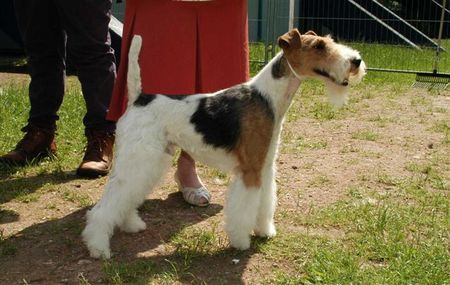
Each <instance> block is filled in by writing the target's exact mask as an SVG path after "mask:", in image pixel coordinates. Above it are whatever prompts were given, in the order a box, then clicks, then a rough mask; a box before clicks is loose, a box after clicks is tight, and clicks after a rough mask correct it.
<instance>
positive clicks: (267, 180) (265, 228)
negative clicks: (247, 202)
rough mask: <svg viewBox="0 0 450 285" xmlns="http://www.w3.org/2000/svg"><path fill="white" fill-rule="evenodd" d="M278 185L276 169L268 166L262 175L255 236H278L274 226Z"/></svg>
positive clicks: (271, 165)
mask: <svg viewBox="0 0 450 285" xmlns="http://www.w3.org/2000/svg"><path fill="white" fill-rule="evenodd" d="M276 190H277V184H276V182H275V167H274V165H273V164H270V165H268V166H266V168H265V169H264V171H263V175H262V187H261V197H260V199H261V200H260V201H261V202H260V204H259V209H258V215H257V219H256V227H255V228H254V232H255V235H257V236H260V237H273V236H275V235H276V233H277V232H276V230H275V225H274V219H273V217H274V215H275V207H276V204H277V193H276Z"/></svg>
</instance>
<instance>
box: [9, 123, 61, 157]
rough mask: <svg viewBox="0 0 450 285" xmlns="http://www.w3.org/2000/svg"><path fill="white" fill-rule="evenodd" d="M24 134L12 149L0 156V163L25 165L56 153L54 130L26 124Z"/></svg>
mask: <svg viewBox="0 0 450 285" xmlns="http://www.w3.org/2000/svg"><path fill="white" fill-rule="evenodd" d="M23 130H25V132H26V134H25V136H24V137H23V138H22V139H21V140H20V141H19V143H18V144H17V145H16V147H15V148H14V150H12V151H10V152H9V153H7V154H5V155H2V156H0V163H4V164H8V165H25V164H26V163H31V162H38V161H39V160H41V159H42V158H44V157H47V156H51V155H54V154H55V153H56V144H55V141H54V139H55V131H54V130H49V129H43V128H39V127H36V126H31V125H29V126H27V127H25V128H24V129H23Z"/></svg>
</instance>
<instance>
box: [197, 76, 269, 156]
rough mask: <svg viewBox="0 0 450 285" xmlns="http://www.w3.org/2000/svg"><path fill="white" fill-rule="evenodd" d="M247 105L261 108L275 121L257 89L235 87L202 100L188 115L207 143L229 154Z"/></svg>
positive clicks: (239, 129) (237, 136)
mask: <svg viewBox="0 0 450 285" xmlns="http://www.w3.org/2000/svg"><path fill="white" fill-rule="evenodd" d="M250 104H258V105H260V106H261V107H262V108H263V109H264V110H266V112H267V116H268V117H269V118H271V119H272V120H274V113H273V110H272V108H271V107H270V103H269V102H268V101H267V100H266V99H265V98H264V97H263V96H262V95H261V93H260V92H259V91H258V90H257V89H256V88H254V87H250V86H246V85H237V86H235V87H232V88H230V89H227V90H225V91H223V92H222V93H219V94H217V95H215V96H212V97H206V98H203V99H201V100H200V103H199V105H198V108H197V111H195V113H194V114H192V116H191V123H192V124H193V125H194V126H195V130H196V131H197V132H198V133H201V134H202V135H203V141H204V142H205V143H206V144H209V145H212V146H214V147H220V148H224V149H226V150H228V151H231V150H232V149H233V148H234V147H235V146H236V144H237V143H238V141H239V136H240V132H241V117H242V114H243V112H244V110H245V108H246V106H248V105H250Z"/></svg>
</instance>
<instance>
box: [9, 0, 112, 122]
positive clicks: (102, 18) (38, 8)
mask: <svg viewBox="0 0 450 285" xmlns="http://www.w3.org/2000/svg"><path fill="white" fill-rule="evenodd" d="M111 5H112V0H15V8H16V14H17V22H18V26H19V29H20V31H21V34H22V37H23V40H24V43H25V51H26V53H27V56H28V65H29V72H30V76H31V83H30V87H29V96H30V105H31V109H30V114H29V120H28V123H29V125H35V126H39V127H42V128H48V129H55V128H56V120H58V118H59V117H58V115H57V111H58V109H59V107H60V106H61V103H62V100H63V96H64V88H65V84H64V82H65V70H66V54H67V53H69V54H70V59H71V60H72V61H73V64H74V67H75V69H76V72H77V75H78V78H79V80H80V82H81V86H82V91H83V96H84V100H85V102H86V109H87V112H86V115H85V116H84V119H83V123H84V125H85V127H86V128H87V129H106V130H113V129H114V123H113V122H109V121H107V120H106V112H107V110H108V107H109V103H110V99H111V94H112V89H113V85H114V81H115V78H116V66H115V58H114V51H113V50H112V48H111V39H110V35H109V31H108V23H109V20H110V16H111Z"/></svg>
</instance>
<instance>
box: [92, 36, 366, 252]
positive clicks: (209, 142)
mask: <svg viewBox="0 0 450 285" xmlns="http://www.w3.org/2000/svg"><path fill="white" fill-rule="evenodd" d="M141 43H142V39H141V37H140V36H135V37H134V38H133V41H132V44H131V48H130V53H129V68H128V90H129V102H128V108H127V110H126V112H125V114H124V115H123V116H122V118H121V119H120V120H119V122H118V124H117V139H116V154H115V158H114V163H113V168H112V171H111V174H110V176H109V181H108V183H107V185H106V189H105V192H104V194H103V197H102V199H101V200H100V201H99V202H98V203H97V204H96V205H95V207H94V208H93V209H92V210H91V211H89V212H88V214H87V225H86V228H85V229H84V231H83V239H84V241H85V243H86V244H87V247H88V248H89V251H90V254H91V256H92V257H101V256H103V257H105V258H109V257H110V256H111V252H110V246H109V240H110V238H111V236H112V234H113V231H114V228H115V227H116V226H117V227H119V228H120V229H122V230H123V231H126V232H138V231H142V230H144V229H145V228H146V225H145V223H144V222H143V221H142V219H141V218H140V217H139V215H138V211H137V208H138V207H139V205H141V203H142V202H143V201H144V199H145V198H146V196H147V195H148V194H149V192H150V191H151V190H152V189H153V187H154V186H155V185H156V184H157V183H158V181H159V180H160V179H161V177H163V175H164V174H165V173H166V171H167V169H168V168H169V166H170V165H171V161H172V156H173V154H174V151H173V149H174V146H178V147H180V148H182V149H183V150H184V151H186V152H188V153H189V154H190V155H191V156H192V157H193V158H194V159H195V160H196V161H200V162H203V163H206V164H208V165H210V166H213V167H217V168H219V169H221V170H223V171H226V172H229V173H230V172H231V173H232V174H233V179H232V182H231V185H230V186H229V192H228V196H227V202H226V205H225V229H226V232H227V234H228V237H229V239H230V242H231V245H232V246H233V247H235V248H238V249H248V248H249V247H250V235H251V234H252V232H253V233H254V234H255V235H258V236H263V237H273V236H274V235H275V234H276V231H275V226H274V212H275V205H276V183H275V160H276V156H277V150H278V145H279V141H280V132H281V127H282V123H283V119H284V115H285V114H286V111H287V110H288V108H289V106H290V104H291V101H292V98H293V97H294V95H295V94H296V91H297V89H298V87H299V85H300V83H301V81H302V80H304V79H307V78H317V79H321V80H322V81H324V82H325V84H326V86H327V89H328V93H329V96H330V99H331V101H332V102H333V103H334V104H336V105H342V104H343V103H345V102H346V100H347V91H348V87H349V86H348V85H349V83H352V82H355V83H356V82H359V81H360V80H361V78H362V77H363V76H364V74H365V65H364V62H363V61H362V60H361V56H360V54H359V53H358V52H357V51H355V50H353V49H351V48H349V47H346V46H343V45H340V44H337V43H335V42H334V41H333V40H332V39H331V38H330V37H320V36H317V35H316V34H315V33H314V32H307V33H305V34H304V35H300V32H299V31H298V30H297V29H294V30H291V31H290V32H288V33H286V34H284V35H283V36H281V37H280V38H279V39H278V44H279V46H280V47H281V49H282V52H280V53H279V54H278V55H277V56H276V57H275V58H273V59H272V60H271V61H270V62H269V64H267V66H266V67H265V68H264V69H263V70H262V71H261V72H260V73H258V74H257V75H256V76H255V77H254V78H253V79H252V80H250V81H249V82H246V83H243V84H241V85H237V86H234V87H231V88H229V89H225V90H221V91H218V92H216V93H212V94H198V95H191V96H181V97H180V96H178V97H176V96H165V95H160V94H142V93H141V77H140V68H139V64H138V57H139V52H140V48H141Z"/></svg>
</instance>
